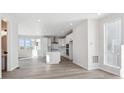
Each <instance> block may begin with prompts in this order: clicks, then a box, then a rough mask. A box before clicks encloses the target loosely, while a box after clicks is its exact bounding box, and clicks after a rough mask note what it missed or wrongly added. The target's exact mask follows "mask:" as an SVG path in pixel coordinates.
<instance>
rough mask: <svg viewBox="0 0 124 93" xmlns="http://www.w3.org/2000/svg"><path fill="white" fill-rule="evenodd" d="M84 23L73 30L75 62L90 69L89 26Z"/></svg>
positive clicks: (85, 21)
mask: <svg viewBox="0 0 124 93" xmlns="http://www.w3.org/2000/svg"><path fill="white" fill-rule="evenodd" d="M87 22H88V21H87V20H84V21H82V22H81V23H80V24H79V25H78V26H77V27H76V28H74V29H73V62H74V63H75V64H77V65H80V66H81V67H83V68H85V69H88V24H87Z"/></svg>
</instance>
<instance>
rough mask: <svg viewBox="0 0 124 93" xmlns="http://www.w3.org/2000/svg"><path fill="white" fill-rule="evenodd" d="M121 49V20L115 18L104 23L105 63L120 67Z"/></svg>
mask: <svg viewBox="0 0 124 93" xmlns="http://www.w3.org/2000/svg"><path fill="white" fill-rule="evenodd" d="M120 49H121V20H120V19H119V20H113V21H111V22H108V23H106V24H104V55H105V64H106V65H109V66H114V67H119V65H120Z"/></svg>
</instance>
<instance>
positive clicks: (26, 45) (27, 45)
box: [25, 40, 31, 48]
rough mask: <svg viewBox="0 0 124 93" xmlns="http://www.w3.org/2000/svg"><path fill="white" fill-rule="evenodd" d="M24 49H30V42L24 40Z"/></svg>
mask: <svg viewBox="0 0 124 93" xmlns="http://www.w3.org/2000/svg"><path fill="white" fill-rule="evenodd" d="M25 47H26V48H30V47H31V40H25Z"/></svg>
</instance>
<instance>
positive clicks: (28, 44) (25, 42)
mask: <svg viewBox="0 0 124 93" xmlns="http://www.w3.org/2000/svg"><path fill="white" fill-rule="evenodd" d="M31 43H32V42H31V40H30V39H19V47H21V48H31V47H32V44H31Z"/></svg>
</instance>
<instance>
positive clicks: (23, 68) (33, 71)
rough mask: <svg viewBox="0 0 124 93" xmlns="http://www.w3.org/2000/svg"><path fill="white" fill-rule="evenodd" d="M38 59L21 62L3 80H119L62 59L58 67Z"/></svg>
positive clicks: (105, 73) (4, 74)
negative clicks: (18, 67) (18, 66)
mask: <svg viewBox="0 0 124 93" xmlns="http://www.w3.org/2000/svg"><path fill="white" fill-rule="evenodd" d="M41 60H42V59H41V58H38V59H26V60H22V61H20V69H16V70H14V71H12V72H4V73H3V79H117V78H119V77H118V76H115V75H112V74H110V73H107V72H104V71H101V70H92V71H87V70H85V69H83V68H81V67H79V66H77V65H75V64H73V63H71V62H70V61H69V60H67V59H65V58H62V62H61V63H60V64H58V65H47V64H45V62H44V61H41Z"/></svg>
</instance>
